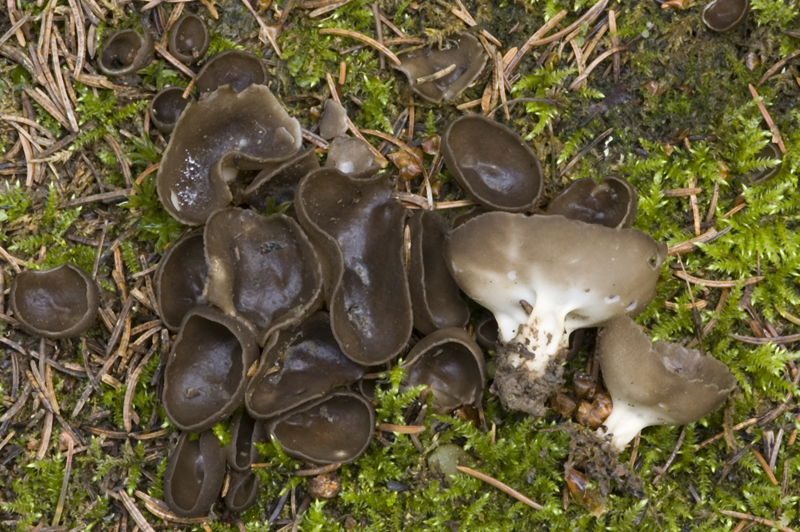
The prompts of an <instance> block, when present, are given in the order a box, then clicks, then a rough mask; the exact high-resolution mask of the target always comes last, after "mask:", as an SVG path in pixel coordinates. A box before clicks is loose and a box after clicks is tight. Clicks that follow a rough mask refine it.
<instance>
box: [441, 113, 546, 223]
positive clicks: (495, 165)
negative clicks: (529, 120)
mask: <svg viewBox="0 0 800 532" xmlns="http://www.w3.org/2000/svg"><path fill="white" fill-rule="evenodd" d="M442 155H443V156H444V160H445V163H446V164H447V168H448V170H450V172H452V174H453V177H455V178H456V181H458V184H459V185H461V186H462V187H463V188H464V189H465V190H466V191H467V193H468V194H469V195H470V196H471V197H472V198H473V199H475V201H477V202H478V203H480V204H481V205H482V206H484V207H486V208H487V209H490V210H502V211H509V212H527V211H530V210H531V209H533V207H534V206H535V205H536V202H537V201H538V199H539V196H541V194H542V189H543V187H544V180H543V175H542V165H541V163H540V162H539V158H538V157H537V156H536V154H535V153H533V150H531V149H530V148H529V147H528V145H527V144H525V141H524V140H523V139H522V137H520V136H519V135H517V133H515V132H514V131H512V130H510V129H509V128H507V127H506V126H504V125H502V124H499V123H497V122H495V121H494V120H492V119H490V118H486V117H485V116H482V115H474V114H473V115H464V116H462V117H460V118H457V119H455V120H453V121H452V122H450V123H449V124H447V128H446V129H445V131H444V134H443V135H442Z"/></svg>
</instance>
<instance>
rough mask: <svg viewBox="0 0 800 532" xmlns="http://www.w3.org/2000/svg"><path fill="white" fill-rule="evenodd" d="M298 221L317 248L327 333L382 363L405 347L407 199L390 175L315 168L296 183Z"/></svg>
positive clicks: (350, 351)
mask: <svg viewBox="0 0 800 532" xmlns="http://www.w3.org/2000/svg"><path fill="white" fill-rule="evenodd" d="M296 196H297V200H296V204H295V208H296V209H297V217H298V219H299V220H300V224H301V225H302V226H303V228H304V229H305V230H306V232H307V233H308V236H309V238H310V239H311V241H312V242H313V243H314V245H315V246H316V248H317V250H318V251H319V254H320V259H321V262H322V266H323V276H324V278H325V282H326V284H325V298H326V300H327V301H328V308H329V309H330V313H331V325H332V328H333V334H334V336H335V337H336V340H337V341H338V342H339V346H341V348H342V351H343V352H344V354H345V355H347V357H348V358H350V359H351V360H353V361H355V362H358V363H359V364H363V365H365V366H370V365H375V364H381V363H383V362H386V361H388V360H391V359H392V358H393V357H395V356H396V355H397V354H398V353H400V351H402V350H403V348H404V347H405V345H406V343H407V342H408V339H409V338H410V337H411V330H412V326H413V318H412V314H411V296H410V295H409V290H408V280H407V276H406V269H405V261H404V257H403V229H404V227H403V226H404V221H405V207H403V205H402V204H401V203H400V202H399V201H397V200H395V199H393V198H392V197H391V196H392V187H391V185H390V184H389V180H388V178H386V177H384V176H375V177H373V178H370V179H356V178H354V177H351V176H348V175H345V174H343V173H341V172H339V171H338V170H334V169H330V168H321V169H319V170H317V171H316V172H313V173H311V174H309V175H308V176H306V178H305V179H303V181H302V182H301V183H300V186H298V187H297V194H296Z"/></svg>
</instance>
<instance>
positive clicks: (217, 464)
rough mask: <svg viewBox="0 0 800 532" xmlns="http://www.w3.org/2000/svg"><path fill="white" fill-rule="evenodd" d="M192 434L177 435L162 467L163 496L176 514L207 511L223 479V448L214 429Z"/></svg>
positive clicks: (198, 513) (187, 514)
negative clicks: (198, 435) (163, 469)
mask: <svg viewBox="0 0 800 532" xmlns="http://www.w3.org/2000/svg"><path fill="white" fill-rule="evenodd" d="M191 436H192V435H191V434H189V433H188V432H184V433H182V434H181V435H180V437H179V438H178V443H177V445H175V448H174V449H173V450H172V452H171V453H170V454H169V458H167V469H166V470H165V471H164V500H165V501H166V503H167V506H169V509H170V510H172V512H173V513H174V514H175V515H177V516H179V517H201V516H204V515H207V514H208V512H209V510H211V506H213V505H214V502H215V501H216V500H217V497H219V493H220V490H221V489H222V482H223V480H225V451H224V448H223V447H221V446H220V444H219V440H218V439H217V437H216V436H215V435H214V433H213V432H211V431H210V430H208V431H205V432H203V433H202V434H200V437H199V438H197V439H192V438H191Z"/></svg>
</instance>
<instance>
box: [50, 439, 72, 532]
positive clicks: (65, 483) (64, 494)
mask: <svg viewBox="0 0 800 532" xmlns="http://www.w3.org/2000/svg"><path fill="white" fill-rule="evenodd" d="M63 436H66V438H67V465H66V466H65V467H64V480H63V482H62V483H61V495H59V497H58V506H56V513H55V515H54V516H53V528H55V527H57V526H58V522H59V521H61V512H63V511H64V502H66V500H67V486H68V485H69V475H70V473H71V472H72V455H73V453H74V452H75V442H74V441H73V439H72V436H70V435H69V434H68V433H66V432H64V433H63Z"/></svg>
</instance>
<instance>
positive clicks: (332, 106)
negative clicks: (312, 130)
mask: <svg viewBox="0 0 800 532" xmlns="http://www.w3.org/2000/svg"><path fill="white" fill-rule="evenodd" d="M347 127H348V126H347V111H346V110H345V108H344V107H342V104H340V103H339V102H337V101H336V100H325V110H324V111H323V112H322V120H320V122H319V136H320V137H322V138H323V139H325V140H330V139H332V138H334V137H341V136H342V135H344V134H345V133H347Z"/></svg>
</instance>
